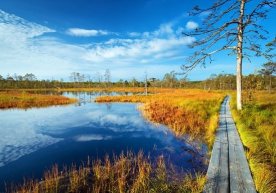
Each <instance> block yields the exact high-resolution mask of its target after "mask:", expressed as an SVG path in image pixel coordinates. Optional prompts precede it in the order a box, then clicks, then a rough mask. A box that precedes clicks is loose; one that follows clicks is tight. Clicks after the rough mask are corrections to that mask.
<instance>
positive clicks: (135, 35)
mask: <svg viewBox="0 0 276 193" xmlns="http://www.w3.org/2000/svg"><path fill="white" fill-rule="evenodd" d="M128 35H129V36H130V37H140V36H141V33H139V32H129V33H128Z"/></svg>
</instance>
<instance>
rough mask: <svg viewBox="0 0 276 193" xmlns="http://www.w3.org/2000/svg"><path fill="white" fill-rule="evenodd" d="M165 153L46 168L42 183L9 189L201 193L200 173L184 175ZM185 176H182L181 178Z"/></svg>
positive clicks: (30, 190)
mask: <svg viewBox="0 0 276 193" xmlns="http://www.w3.org/2000/svg"><path fill="white" fill-rule="evenodd" d="M180 173H181V172H179V171H176V169H175V168H173V167H172V166H170V164H169V163H167V162H166V160H165V158H164V157H163V156H160V157H158V158H157V159H156V160H155V161H151V159H150V157H149V156H145V155H144V154H143V152H142V151H140V152H139V153H138V154H137V155H135V154H133V153H132V152H127V153H125V154H123V153H122V154H121V155H119V156H114V157H113V158H112V159H110V158H109V157H108V156H106V157H105V159H104V160H99V159H98V160H94V161H90V160H89V159H88V161H87V162H86V163H85V164H83V165H81V166H79V167H76V166H75V165H72V167H71V168H70V169H68V170H67V169H63V171H62V172H61V171H58V170H57V166H56V165H55V166H53V168H52V169H51V170H49V171H47V172H46V173H45V175H44V179H43V180H42V181H41V182H38V181H34V180H30V181H28V182H27V183H24V184H23V185H22V186H18V187H13V188H11V189H10V190H8V191H9V192H35V193H38V192H43V193H44V192H93V193H103V192H114V193H126V192H128V193H144V192H152V193H171V192H174V193H183V192H193V193H199V192H202V190H203V185H204V183H205V177H204V175H202V174H201V173H197V174H194V175H192V174H191V173H189V174H186V175H181V174H180ZM180 176H182V177H180Z"/></svg>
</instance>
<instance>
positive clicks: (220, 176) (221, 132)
mask: <svg viewBox="0 0 276 193" xmlns="http://www.w3.org/2000/svg"><path fill="white" fill-rule="evenodd" d="M225 108H226V99H225V100H224V102H223V104H222V106H221V109H220V115H219V116H220V119H219V128H218V129H217V132H216V138H215V142H214V145H213V150H212V155H211V159H210V163H209V167H208V171H207V182H206V184H205V187H204V191H203V192H206V193H207V192H208V193H211V192H212V193H213V192H221V193H224V192H225V193H226V192H228V191H229V179H228V176H229V171H228V136H227V127H226V120H225Z"/></svg>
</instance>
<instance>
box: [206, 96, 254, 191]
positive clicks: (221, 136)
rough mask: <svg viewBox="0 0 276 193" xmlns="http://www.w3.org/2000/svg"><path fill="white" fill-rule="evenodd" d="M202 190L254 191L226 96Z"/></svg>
mask: <svg viewBox="0 0 276 193" xmlns="http://www.w3.org/2000/svg"><path fill="white" fill-rule="evenodd" d="M203 192H205V193H216V192H219V193H228V192H233V193H234V192H235V193H238V192H242V193H256V189H255V185H254V182H253V179H252V176H251V173H250V170H249V166H248V163H247V160H246V157H245V153H244V149H243V145H242V142H241V140H240V137H239V134H238V132H237V129H236V125H235V123H234V121H233V118H232V115H231V112H230V107H229V97H228V96H227V97H226V98H225V99H224V101H223V103H222V105H221V109H220V118H219V128H218V129H217V133H216V139H215V142H214V146H213V150H212V155H211V159H210V163H209V167H208V171H207V182H206V184H205V187H204V191H203Z"/></svg>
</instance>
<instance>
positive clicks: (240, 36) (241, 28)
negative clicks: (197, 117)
mask: <svg viewBox="0 0 276 193" xmlns="http://www.w3.org/2000/svg"><path fill="white" fill-rule="evenodd" d="M240 1H241V2H240V16H239V24H238V46H237V75H236V76H237V109H238V110H241V109H242V59H243V58H242V57H243V54H242V44H243V31H244V25H243V17H244V6H245V2H246V0H240Z"/></svg>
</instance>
